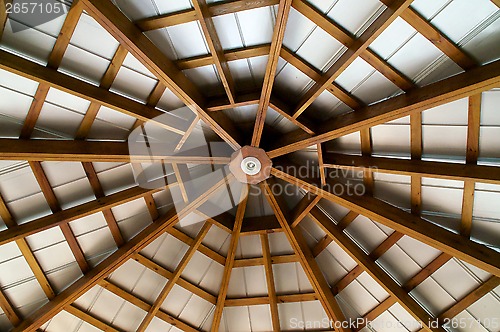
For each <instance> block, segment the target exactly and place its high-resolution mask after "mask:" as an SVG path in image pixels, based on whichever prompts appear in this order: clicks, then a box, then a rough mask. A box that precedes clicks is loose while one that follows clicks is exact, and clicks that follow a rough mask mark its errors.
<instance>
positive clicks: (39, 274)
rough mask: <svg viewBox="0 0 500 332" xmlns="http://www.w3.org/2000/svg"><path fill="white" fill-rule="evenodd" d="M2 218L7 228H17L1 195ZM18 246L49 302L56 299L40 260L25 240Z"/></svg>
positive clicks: (0, 213) (18, 243)
mask: <svg viewBox="0 0 500 332" xmlns="http://www.w3.org/2000/svg"><path fill="white" fill-rule="evenodd" d="M0 217H1V218H2V220H3V222H4V223H5V226H7V228H8V229H9V228H15V227H16V226H17V224H16V222H15V221H14V219H13V218H12V214H11V213H10V211H9V209H8V207H7V205H6V204H5V202H4V200H3V197H2V196H1V195H0ZM16 244H17V247H18V248H19V251H20V252H21V254H22V255H23V256H24V259H26V263H28V266H29V267H30V269H31V271H32V272H33V275H34V276H35V278H36V280H37V281H38V283H39V284H40V287H41V288H42V290H43V292H44V293H45V295H46V296H47V298H48V299H49V300H50V299H52V298H54V296H55V293H54V290H53V289H52V286H51V285H50V282H49V280H48V279H47V276H46V275H45V274H44V273H43V270H42V268H41V267H40V264H39V263H38V260H37V259H36V257H35V255H34V254H33V252H32V251H31V248H30V246H29V244H28V242H27V241H26V239H24V238H23V239H18V240H16Z"/></svg>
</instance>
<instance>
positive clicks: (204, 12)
mask: <svg viewBox="0 0 500 332" xmlns="http://www.w3.org/2000/svg"><path fill="white" fill-rule="evenodd" d="M192 4H193V7H194V11H195V12H196V16H197V18H198V22H199V23H200V26H201V30H202V32H203V35H204V36H205V41H206V42H207V45H208V49H209V50H210V53H211V54H212V59H213V60H214V64H215V68H217V72H218V73H219V78H220V80H221V82H222V85H223V86H224V90H225V91H226V95H227V97H228V98H229V103H230V104H234V100H235V85H234V81H233V76H232V75H231V72H230V71H229V65H228V64H227V59H226V57H225V56H224V49H223V48H222V45H221V43H220V39H219V35H218V34H217V30H216V29H215V25H214V22H213V20H212V16H211V15H210V11H209V8H208V5H207V2H206V1H205V0H193V2H192Z"/></svg>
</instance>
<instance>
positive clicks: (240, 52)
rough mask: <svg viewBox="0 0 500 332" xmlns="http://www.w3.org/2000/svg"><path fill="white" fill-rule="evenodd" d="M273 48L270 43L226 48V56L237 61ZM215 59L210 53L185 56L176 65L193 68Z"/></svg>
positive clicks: (210, 63)
mask: <svg viewBox="0 0 500 332" xmlns="http://www.w3.org/2000/svg"><path fill="white" fill-rule="evenodd" d="M270 49H271V45H270V44H262V45H254V46H249V47H241V48H236V49H232V50H225V51H224V57H225V58H226V61H235V60H241V59H248V58H253V57H257V56H262V55H268V54H269V51H270ZM213 64H214V61H213V59H212V57H211V56H210V54H208V55H199V56H195V57H192V58H185V59H180V60H177V61H175V65H176V66H177V68H179V69H181V70H184V69H192V68H198V67H203V66H210V65H213Z"/></svg>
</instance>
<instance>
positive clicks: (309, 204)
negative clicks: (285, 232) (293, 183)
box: [290, 193, 321, 228]
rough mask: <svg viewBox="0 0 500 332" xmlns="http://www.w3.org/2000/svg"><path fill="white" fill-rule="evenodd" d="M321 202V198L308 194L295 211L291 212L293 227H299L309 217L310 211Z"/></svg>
mask: <svg viewBox="0 0 500 332" xmlns="http://www.w3.org/2000/svg"><path fill="white" fill-rule="evenodd" d="M320 200H321V197H320V196H316V195H310V194H309V193H306V194H305V195H304V197H302V199H301V200H300V201H299V203H297V205H296V206H295V208H294V209H293V211H292V212H291V214H290V215H291V219H290V220H291V221H292V223H291V227H292V228H294V227H297V225H298V224H299V223H300V222H301V221H302V220H303V219H304V218H305V216H307V214H308V213H309V211H311V209H312V208H313V207H315V206H316V204H318V202H319V201H320Z"/></svg>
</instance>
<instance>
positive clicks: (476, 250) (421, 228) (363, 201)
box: [271, 168, 500, 275]
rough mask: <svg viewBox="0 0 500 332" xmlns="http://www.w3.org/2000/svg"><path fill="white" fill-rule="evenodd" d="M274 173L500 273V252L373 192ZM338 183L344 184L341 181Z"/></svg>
mask: <svg viewBox="0 0 500 332" xmlns="http://www.w3.org/2000/svg"><path fill="white" fill-rule="evenodd" d="M271 174H273V175H274V176H276V177H278V178H281V179H282V180H285V181H286V182H289V183H292V184H295V185H297V186H298V187H300V188H302V189H304V190H307V191H310V192H311V193H313V194H316V195H320V196H322V197H323V198H326V199H328V200H330V201H332V202H335V203H338V204H340V205H342V206H344V207H346V208H348V209H350V210H352V211H354V212H357V213H360V214H362V215H364V216H366V217H367V218H370V219H372V220H374V221H377V222H379V223H381V224H384V225H385V226H387V227H390V228H392V229H394V230H395V231H398V232H400V233H402V234H405V235H408V236H410V237H412V238H414V239H416V240H418V241H421V242H423V243H425V244H427V245H430V246H431V247H434V248H436V249H438V250H441V251H443V252H446V253H448V254H450V255H452V256H454V257H457V258H458V259H461V260H463V261H465V262H468V263H470V264H472V265H475V266H477V267H479V268H481V269H483V270H485V271H487V272H489V273H492V274H494V275H500V254H499V253H498V252H496V251H494V250H492V249H490V248H488V247H486V246H484V245H481V244H479V243H476V242H473V241H471V240H469V239H466V238H464V237H462V236H460V235H458V234H455V233H452V232H450V231H447V230H445V229H444V228H441V227H439V226H437V225H434V224H432V223H430V222H428V221H426V220H424V219H422V218H420V217H418V216H416V215H413V214H411V213H407V212H405V211H403V210H401V209H399V208H397V207H395V206H392V205H390V204H388V203H385V202H383V201H381V200H378V199H375V198H373V197H370V196H357V195H355V194H351V195H348V194H347V193H348V191H347V190H348V189H347V188H344V189H343V190H344V194H343V195H335V194H333V193H332V192H330V191H328V190H325V189H323V188H319V187H318V186H317V185H316V184H315V183H319V181H318V179H312V178H306V177H296V176H294V175H292V174H288V173H285V172H284V171H281V170H278V169H276V168H273V169H272V172H271ZM338 185H339V186H341V185H340V184H338Z"/></svg>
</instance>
